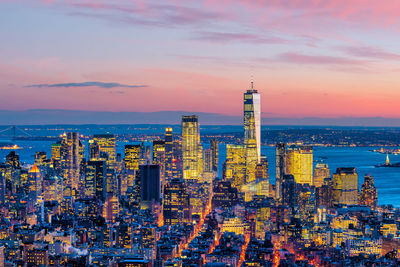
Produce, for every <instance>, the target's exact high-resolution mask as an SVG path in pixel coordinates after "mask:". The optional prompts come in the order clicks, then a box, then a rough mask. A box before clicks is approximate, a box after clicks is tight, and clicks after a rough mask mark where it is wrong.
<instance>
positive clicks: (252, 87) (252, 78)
mask: <svg viewBox="0 0 400 267" xmlns="http://www.w3.org/2000/svg"><path fill="white" fill-rule="evenodd" d="M250 82H251V88H250V89H251V90H253V89H254V76H253V74H251V78H250Z"/></svg>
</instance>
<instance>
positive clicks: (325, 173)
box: [313, 163, 331, 187]
mask: <svg viewBox="0 0 400 267" xmlns="http://www.w3.org/2000/svg"><path fill="white" fill-rule="evenodd" d="M329 177H331V171H330V170H329V167H328V164H326V163H318V164H317V165H316V166H315V169H314V177H313V185H314V186H315V187H321V186H322V185H323V184H324V179H325V178H329Z"/></svg>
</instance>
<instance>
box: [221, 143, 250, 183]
mask: <svg viewBox="0 0 400 267" xmlns="http://www.w3.org/2000/svg"><path fill="white" fill-rule="evenodd" d="M254 176H255V169H254ZM223 178H224V180H228V181H230V182H231V184H232V186H233V187H236V188H237V189H238V190H239V191H240V189H241V187H242V185H243V184H245V182H246V146H245V145H231V144H228V145H226V160H225V162H224V166H223Z"/></svg>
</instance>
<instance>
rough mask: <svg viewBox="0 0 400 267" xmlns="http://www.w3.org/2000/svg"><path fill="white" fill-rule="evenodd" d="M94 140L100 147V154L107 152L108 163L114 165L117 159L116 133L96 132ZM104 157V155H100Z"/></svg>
mask: <svg viewBox="0 0 400 267" xmlns="http://www.w3.org/2000/svg"><path fill="white" fill-rule="evenodd" d="M93 140H94V141H95V142H96V143H97V144H98V146H99V149H100V154H102V153H103V155H104V154H107V156H108V157H107V164H108V165H113V164H114V163H115V159H116V157H115V156H116V152H115V146H116V144H115V142H116V140H115V135H114V134H95V135H93ZM100 157H102V156H100Z"/></svg>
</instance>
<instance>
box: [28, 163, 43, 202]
mask: <svg viewBox="0 0 400 267" xmlns="http://www.w3.org/2000/svg"><path fill="white" fill-rule="evenodd" d="M28 184H29V197H30V199H31V200H32V201H34V202H36V201H37V200H38V198H39V197H40V196H41V195H42V175H41V173H40V170H39V168H38V167H37V166H36V163H35V164H33V167H32V168H31V169H30V170H29V172H28Z"/></svg>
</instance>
